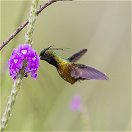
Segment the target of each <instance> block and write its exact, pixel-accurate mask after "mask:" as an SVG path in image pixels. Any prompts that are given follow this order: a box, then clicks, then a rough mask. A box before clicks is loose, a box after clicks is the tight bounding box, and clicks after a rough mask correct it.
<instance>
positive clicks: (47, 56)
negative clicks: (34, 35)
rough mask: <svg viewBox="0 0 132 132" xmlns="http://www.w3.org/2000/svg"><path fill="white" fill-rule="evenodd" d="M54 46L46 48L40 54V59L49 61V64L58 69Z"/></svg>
mask: <svg viewBox="0 0 132 132" xmlns="http://www.w3.org/2000/svg"><path fill="white" fill-rule="evenodd" d="M51 47H52V46H50V47H48V48H46V49H43V50H42V51H41V52H40V55H39V56H40V59H41V60H45V61H47V62H48V63H50V64H52V65H54V66H55V67H57V61H56V59H55V53H54V52H53V50H52V49H51Z"/></svg>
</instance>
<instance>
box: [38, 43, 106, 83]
mask: <svg viewBox="0 0 132 132" xmlns="http://www.w3.org/2000/svg"><path fill="white" fill-rule="evenodd" d="M51 47H52V46H50V47H48V48H45V49H43V50H42V51H41V52H40V55H39V56H40V59H41V60H44V61H46V62H48V63H49V64H51V65H53V66H54V67H56V69H57V71H58V73H59V75H60V76H61V78H62V79H64V80H65V81H67V82H69V83H70V84H74V83H75V82H77V81H80V80H108V77H107V75H106V74H105V73H103V72H101V71H99V70H97V69H95V68H93V67H91V66H86V65H84V64H78V63H76V62H77V61H78V60H79V59H80V58H81V57H82V56H83V55H84V54H85V53H86V52H87V49H82V50H80V51H79V52H77V53H75V54H73V55H72V56H70V57H69V58H66V59H64V58H62V57H60V56H59V55H58V54H56V52H54V51H55V50H63V49H61V48H51Z"/></svg>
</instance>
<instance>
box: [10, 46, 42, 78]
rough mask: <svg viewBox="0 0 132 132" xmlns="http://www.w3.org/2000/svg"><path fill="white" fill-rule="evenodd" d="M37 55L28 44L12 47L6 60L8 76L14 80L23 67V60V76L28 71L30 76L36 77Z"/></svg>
mask: <svg viewBox="0 0 132 132" xmlns="http://www.w3.org/2000/svg"><path fill="white" fill-rule="evenodd" d="M39 60H40V58H39V56H38V55H37V53H36V51H35V50H33V49H32V47H31V46H30V45H29V44H22V45H20V46H19V47H18V48H17V49H14V50H13V52H12V55H11V57H10V59H9V61H8V65H9V70H10V76H11V77H12V78H13V79H14V80H15V79H16V78H17V77H18V76H19V75H20V71H21V69H22V68H23V64H24V62H26V66H25V69H24V74H25V76H26V75H27V73H30V75H31V77H33V78H34V79H36V78H37V70H38V68H39Z"/></svg>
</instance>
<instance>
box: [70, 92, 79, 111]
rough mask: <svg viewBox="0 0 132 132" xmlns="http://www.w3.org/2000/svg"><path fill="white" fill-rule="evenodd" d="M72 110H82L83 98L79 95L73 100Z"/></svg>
mask: <svg viewBox="0 0 132 132" xmlns="http://www.w3.org/2000/svg"><path fill="white" fill-rule="evenodd" d="M70 108H71V110H72V111H79V110H81V97H80V96H79V95H75V96H74V97H73V98H72V101H71V103H70Z"/></svg>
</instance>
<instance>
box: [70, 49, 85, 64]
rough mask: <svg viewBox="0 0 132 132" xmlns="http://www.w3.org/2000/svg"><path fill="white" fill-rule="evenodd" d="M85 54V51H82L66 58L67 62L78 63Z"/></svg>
mask: <svg viewBox="0 0 132 132" xmlns="http://www.w3.org/2000/svg"><path fill="white" fill-rule="evenodd" d="M86 52H87V49H82V50H80V51H79V52H77V53H75V54H73V55H72V56H71V57H69V58H68V61H70V62H76V61H78V60H79V59H80V58H81V57H82V56H83V55H84V54H85V53H86Z"/></svg>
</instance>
